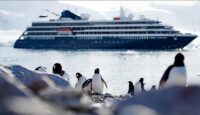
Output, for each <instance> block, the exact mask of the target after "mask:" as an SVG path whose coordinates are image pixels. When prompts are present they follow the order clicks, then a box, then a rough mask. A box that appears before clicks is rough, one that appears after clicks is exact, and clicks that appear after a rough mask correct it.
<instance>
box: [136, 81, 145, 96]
mask: <svg viewBox="0 0 200 115" xmlns="http://www.w3.org/2000/svg"><path fill="white" fill-rule="evenodd" d="M144 85H145V83H144V78H140V80H139V81H138V82H137V83H136V84H135V95H137V94H140V93H143V92H145V89H144Z"/></svg>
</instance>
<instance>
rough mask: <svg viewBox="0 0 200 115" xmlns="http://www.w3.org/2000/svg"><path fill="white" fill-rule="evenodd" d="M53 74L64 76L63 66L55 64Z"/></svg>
mask: <svg viewBox="0 0 200 115" xmlns="http://www.w3.org/2000/svg"><path fill="white" fill-rule="evenodd" d="M53 73H55V74H59V75H61V76H62V73H63V71H62V66H61V64H60V63H55V64H54V65H53Z"/></svg>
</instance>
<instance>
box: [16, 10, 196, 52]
mask: <svg viewBox="0 0 200 115" xmlns="http://www.w3.org/2000/svg"><path fill="white" fill-rule="evenodd" d="M41 17H46V16H41ZM196 37H197V35H195V34H190V33H186V34H183V33H181V32H180V31H177V30H175V29H174V28H173V26H169V25H165V24H163V23H162V22H161V21H158V20H152V19H147V18H145V17H144V16H143V15H142V16H140V18H139V19H134V15H133V14H129V15H127V16H126V15H125V11H124V10H123V8H121V9H120V15H119V16H118V17H114V18H113V19H112V20H103V21H102V20H101V21H100V20H89V15H88V14H81V15H80V16H79V15H77V14H75V13H73V12H71V11H70V10H64V11H63V12H62V13H61V15H60V16H59V18H58V19H56V20H49V21H37V22H33V23H32V26H30V27H27V29H26V30H25V31H24V32H23V34H22V35H21V36H20V37H19V39H18V40H16V42H15V44H14V48H31V49H67V50H70V49H71V50H73V49H161V50H162V49H182V48H184V47H185V46H186V45H188V44H189V43H190V42H191V41H193V40H194V39H195V38H196Z"/></svg>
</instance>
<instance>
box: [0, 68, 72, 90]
mask: <svg viewBox="0 0 200 115" xmlns="http://www.w3.org/2000/svg"><path fill="white" fill-rule="evenodd" d="M3 67H4V68H5V69H7V70H9V71H11V73H12V74H13V75H14V77H16V78H17V79H18V80H19V81H21V82H22V83H23V84H24V85H26V86H30V85H31V84H32V83H33V82H34V81H38V80H40V79H42V78H43V77H48V78H49V79H50V80H52V81H53V82H54V84H55V85H56V86H57V87H60V88H66V87H69V86H70V83H69V82H68V81H67V80H65V79H64V78H62V77H60V76H58V75H55V74H48V73H45V72H36V71H32V70H29V69H27V68H25V67H23V66H20V65H11V66H3Z"/></svg>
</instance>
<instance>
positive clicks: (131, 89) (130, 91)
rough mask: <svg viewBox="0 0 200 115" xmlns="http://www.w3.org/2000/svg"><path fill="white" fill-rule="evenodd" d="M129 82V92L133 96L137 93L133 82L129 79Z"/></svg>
mask: <svg viewBox="0 0 200 115" xmlns="http://www.w3.org/2000/svg"><path fill="white" fill-rule="evenodd" d="M128 83H129V88H128V94H129V95H131V96H133V95H135V91H134V85H133V82H132V81H129V82H128Z"/></svg>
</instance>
